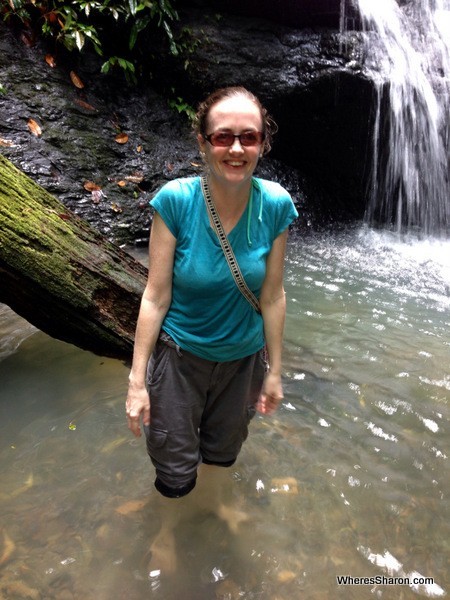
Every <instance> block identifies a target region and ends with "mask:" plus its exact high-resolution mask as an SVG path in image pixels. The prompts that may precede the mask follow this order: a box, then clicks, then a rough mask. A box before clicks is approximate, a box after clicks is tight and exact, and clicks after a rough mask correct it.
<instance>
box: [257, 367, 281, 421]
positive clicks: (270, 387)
mask: <svg viewBox="0 0 450 600" xmlns="http://www.w3.org/2000/svg"><path fill="white" fill-rule="evenodd" d="M283 398H284V395H283V387H282V385H281V375H277V374H275V373H271V372H270V371H269V372H268V373H267V375H266V378H265V380H264V385H263V389H262V393H261V395H260V397H259V400H258V403H257V405H256V410H257V411H258V412H260V413H261V414H263V415H272V414H273V413H274V412H275V411H276V409H277V407H278V405H279V404H280V402H281V401H282V400H283Z"/></svg>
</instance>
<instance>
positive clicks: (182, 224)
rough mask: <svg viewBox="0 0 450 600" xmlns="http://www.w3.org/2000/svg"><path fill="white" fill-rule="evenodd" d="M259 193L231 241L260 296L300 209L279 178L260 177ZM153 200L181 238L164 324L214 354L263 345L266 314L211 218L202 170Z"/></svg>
mask: <svg viewBox="0 0 450 600" xmlns="http://www.w3.org/2000/svg"><path fill="white" fill-rule="evenodd" d="M251 198H252V200H251V202H250V201H249V202H248V204H247V207H246V209H245V211H244V214H243V215H242V217H241V219H240V220H239V221H238V223H237V224H236V226H235V227H234V228H233V229H232V230H231V231H230V233H229V234H228V240H229V242H230V244H231V247H232V248H233V252H234V254H235V256H236V259H237V262H238V263H239V266H240V269H241V272H242V275H243V276H244V279H245V281H246V282H247V285H248V287H249V288H250V289H251V290H252V292H253V293H254V294H255V296H256V297H257V298H259V296H260V293H261V288H262V284H263V281H264V277H265V273H266V260H267V256H268V255H269V253H270V250H271V248H272V244H273V241H274V240H275V238H276V237H277V236H278V235H279V234H280V233H282V232H283V231H284V230H285V229H286V228H287V227H288V226H289V224H290V223H291V222H292V221H293V220H294V219H295V218H296V216H297V211H296V209H295V207H294V204H293V202H292V199H291V197H290V195H289V194H288V192H287V191H286V190H284V189H283V188H282V187H281V186H280V185H279V184H277V183H274V182H271V181H266V180H262V179H256V178H254V180H253V193H252V194H251ZM150 204H151V206H153V208H154V209H155V210H156V211H157V212H158V213H159V215H160V216H161V218H162V219H163V221H164V223H165V224H166V225H167V227H168V228H169V230H170V232H171V233H172V234H173V235H174V236H175V238H176V240H177V242H176V248H175V257H174V268H173V283H172V303H171V305H170V308H169V310H168V312H167V314H166V317H165V319H164V322H163V325H162V328H163V330H164V331H166V332H167V333H168V334H169V335H170V336H171V337H172V338H173V339H174V340H175V342H176V343H177V344H178V345H179V346H180V348H181V349H184V350H187V351H188V352H191V353H192V354H195V355H196V356H200V357H201V358H205V359H207V360H212V361H217V362H224V361H229V360H236V359H239V358H243V357H245V356H249V355H250V354H253V353H255V352H257V351H258V350H260V349H261V348H262V347H263V346H264V331H263V320H262V317H261V315H260V314H258V313H257V312H256V311H255V309H254V308H252V307H251V306H250V304H249V302H248V301H247V300H246V299H245V298H244V297H243V296H242V294H241V292H240V291H239V290H238V288H237V286H236V283H235V281H234V279H233V276H232V274H231V272H230V268H229V266H228V263H227V261H226V259H225V256H224V253H223V250H222V247H221V245H220V242H219V240H218V238H217V235H216V233H215V231H214V229H213V228H212V227H211V225H210V222H209V217H208V213H207V209H206V205H205V201H204V199H203V195H202V190H201V184H200V177H189V178H183V179H175V180H174V181H171V182H169V183H167V184H166V185H164V186H163V187H162V188H161V189H160V190H159V192H158V193H157V194H156V195H155V196H154V198H153V199H152V200H151V202H150Z"/></svg>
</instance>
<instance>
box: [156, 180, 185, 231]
mask: <svg viewBox="0 0 450 600" xmlns="http://www.w3.org/2000/svg"><path fill="white" fill-rule="evenodd" d="M181 198H182V192H181V187H180V185H179V183H178V181H177V180H174V181H169V182H168V183H166V184H165V185H163V187H162V188H161V189H160V190H159V191H158V192H157V193H156V194H155V196H153V198H152V199H151V200H150V203H149V204H150V206H152V207H153V208H154V209H155V210H156V212H157V213H158V214H159V215H160V216H161V218H162V220H163V221H164V223H165V224H166V225H167V227H168V229H169V231H170V233H171V234H172V235H173V236H174V237H176V238H177V237H178V234H179V222H180V199H181Z"/></svg>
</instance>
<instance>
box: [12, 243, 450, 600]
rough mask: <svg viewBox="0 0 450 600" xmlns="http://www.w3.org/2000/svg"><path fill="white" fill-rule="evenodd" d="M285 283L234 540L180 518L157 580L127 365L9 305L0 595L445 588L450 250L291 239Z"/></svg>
mask: <svg viewBox="0 0 450 600" xmlns="http://www.w3.org/2000/svg"><path fill="white" fill-rule="evenodd" d="M286 289H287V293H288V319H287V325H286V336H285V337H286V341H285V365H284V366H285V377H284V380H285V395H286V397H285V402H284V404H283V406H282V407H281V409H280V410H279V411H278V412H277V414H276V415H275V416H274V417H272V418H266V417H257V418H256V419H255V420H254V422H253V423H252V426H251V435H250V438H249V440H248V441H247V442H246V445H245V447H244V449H243V452H242V454H241V456H240V457H239V460H238V462H237V463H236V465H235V467H234V468H233V473H232V477H230V486H231V489H232V492H233V498H234V502H235V504H236V506H237V507H239V509H240V510H244V511H246V512H247V513H248V514H249V516H250V519H249V521H247V522H246V523H244V524H242V525H241V527H240V529H239V533H238V534H237V535H235V534H232V533H230V532H229V531H228V529H227V527H226V526H225V525H224V524H223V522H222V521H220V520H218V519H217V518H216V517H215V516H214V515H212V514H206V513H205V514H199V515H197V516H195V517H193V518H191V519H189V520H187V521H185V522H184V523H182V524H181V525H180V526H179V528H178V529H177V531H176V541H177V549H178V557H179V566H178V569H177V571H176V573H175V574H174V575H173V576H172V577H170V578H165V577H164V576H163V574H162V575H161V574H159V575H158V574H155V573H152V575H151V576H149V569H148V564H149V558H150V557H149V552H148V549H149V547H150V544H151V542H152V540H153V539H154V537H155V535H156V533H157V531H158V529H159V524H160V514H159V508H158V503H157V492H156V491H155V490H154V488H153V470H152V467H151V465H150V462H149V461H148V459H147V456H146V453H145V449H144V442H143V440H142V439H141V440H135V439H134V438H132V437H131V434H129V432H128V430H127V429H126V424H125V419H124V404H123V402H124V397H125V390H126V381H127V375H128V369H127V367H126V366H125V365H123V364H122V363H121V362H119V361H115V360H110V359H105V358H101V357H98V356H94V355H92V354H90V353H88V352H83V351H81V350H79V349H77V348H75V347H73V346H70V345H68V344H65V343H62V342H58V341H55V340H52V339H51V338H49V337H48V336H46V335H44V334H43V333H41V332H33V331H34V330H33V329H32V328H30V326H29V325H28V324H26V323H25V322H23V321H22V320H21V319H19V318H17V317H16V316H14V314H12V313H11V312H10V311H9V309H7V308H5V307H0V339H1V342H0V358H1V361H0V472H1V474H0V481H1V488H0V524H1V530H0V568H1V580H0V598H7V599H8V600H16V599H28V598H31V599H38V600H41V599H45V600H51V599H57V600H72V599H76V600H94V599H95V600H121V599H126V600H143V599H144V598H145V599H147V598H155V599H160V600H169V599H170V600H172V599H173V600H175V599H176V600H179V599H181V598H183V600H216V599H223V600H238V599H245V600H250V599H251V600H254V599H260V600H297V599H305V600H310V599H312V600H319V599H320V600H325V599H326V600H331V599H334V598H345V599H358V600H359V599H364V598H382V599H388V600H391V599H392V600H401V599H409V598H417V597H442V596H443V594H444V592H447V593H448V591H449V590H450V525H449V523H450V503H449V494H450V477H449V466H448V456H449V454H450V436H449V422H450V410H449V399H450V297H449V294H450V246H449V245H448V243H437V242H435V243H431V242H416V243H401V244H399V243H397V242H396V241H395V240H393V239H390V238H388V237H386V236H381V235H376V234H370V233H365V234H358V233H357V232H356V233H352V234H350V233H349V234H345V235H344V234H340V235H334V236H324V237H322V238H311V239H308V240H304V241H300V242H299V241H298V242H297V244H296V247H295V248H294V245H293V244H291V247H290V252H289V260H288V265H287V274H286ZM339 575H349V576H352V577H354V578H356V577H380V578H382V577H383V576H384V577H385V578H388V579H387V580H385V581H384V583H394V581H393V579H389V578H394V577H401V578H406V577H409V578H410V579H411V585H406V584H404V583H403V584H399V583H397V585H382V584H380V583H378V582H377V581H376V580H373V581H372V582H370V581H369V582H368V584H367V585H362V586H348V585H338V583H337V581H336V576H339ZM421 577H423V578H425V577H430V578H433V579H434V583H427V584H423V585H419V584H417V585H415V584H413V583H412V580H413V579H414V578H421ZM381 583H383V581H381Z"/></svg>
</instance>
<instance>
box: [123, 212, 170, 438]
mask: <svg viewBox="0 0 450 600" xmlns="http://www.w3.org/2000/svg"><path fill="white" fill-rule="evenodd" d="M175 244H176V238H175V237H174V236H173V235H172V233H171V232H170V231H169V229H168V227H167V225H166V224H165V223H164V221H163V220H162V218H161V217H160V216H159V214H158V213H155V216H154V218H153V223H152V228H151V233H150V245H149V270H148V279H147V285H146V287H145V290H144V293H143V295H142V300H141V307H140V310H139V317H138V320H137V325H136V335H135V340H134V352H133V362H132V365H131V372H130V376H129V386H128V395H127V401H126V414H127V420H128V427H129V429H130V430H131V431H132V432H133V433H134V435H135V436H137V437H139V436H140V435H141V427H140V419H141V416H142V422H143V424H144V425H149V423H150V398H149V395H148V392H147V389H146V386H145V378H146V372H147V363H148V360H149V358H150V355H151V353H152V352H153V348H154V347H155V344H156V341H157V339H158V335H159V332H160V329H161V325H162V322H163V320H164V317H165V315H166V313H167V311H168V309H169V306H170V302H171V300H172V274H173V260H174V255H175Z"/></svg>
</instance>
